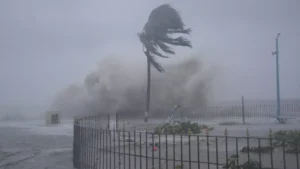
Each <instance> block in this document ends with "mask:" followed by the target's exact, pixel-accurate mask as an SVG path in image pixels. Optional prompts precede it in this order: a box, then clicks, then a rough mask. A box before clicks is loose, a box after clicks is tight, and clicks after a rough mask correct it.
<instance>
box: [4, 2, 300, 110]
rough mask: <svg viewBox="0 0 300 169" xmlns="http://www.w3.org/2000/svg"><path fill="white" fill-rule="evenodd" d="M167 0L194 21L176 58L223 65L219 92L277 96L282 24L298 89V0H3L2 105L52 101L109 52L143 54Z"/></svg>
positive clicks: (298, 92) (292, 88)
mask: <svg viewBox="0 0 300 169" xmlns="http://www.w3.org/2000/svg"><path fill="white" fill-rule="evenodd" d="M164 2H171V4H172V5H173V6H174V7H175V8H177V9H178V10H179V11H180V12H181V14H182V17H183V19H184V20H185V23H186V25H187V26H188V27H191V28H192V29H193V33H192V37H191V40H192V43H193V49H192V50H190V49H180V48H177V49H176V51H177V54H178V56H174V58H173V59H176V57H177V58H180V57H184V56H187V55H191V54H199V55H200V56H202V57H204V59H205V61H206V62H207V64H211V65H218V66H219V67H220V69H221V70H222V72H223V75H222V80H220V83H221V84H222V85H220V87H219V89H218V91H220V92H222V94H220V98H221V99H231V100H237V99H239V98H240V96H241V95H245V97H246V98H252V99H272V98H274V97H275V94H276V93H275V56H272V55H271V52H272V50H274V48H275V41H274V40H275V37H276V35H277V32H281V34H282V36H281V37H280V57H281V58H280V64H281V65H280V66H281V67H280V68H281V89H282V97H283V98H298V97H299V96H300V80H299V75H298V73H299V72H300V67H299V66H298V64H299V63H300V62H299V61H300V58H299V54H298V52H299V51H298V49H299V46H300V44H299V39H298V38H299V37H300V23H299V16H300V11H299V7H300V1H299V0H290V1H283V0H264V1H262V0H247V1H246V0H244V1H240V0H235V1H233V0H227V1H221V0H220V1H209V2H208V1H205V2H204V1H180V0H177V1H170V0H169V1H163V0H155V1H153V0H151V1H150V0H148V1H145V0H128V1H121V0H119V1H113V0H111V1H99V0H85V1H83V0H81V1H79V0H51V1H42V0H26V1H24V0H1V1H0V23H1V26H0V57H1V61H0V77H1V83H0V105H11V104H16V105H18V104H19V105H31V106H32V105H38V106H40V105H42V106H47V105H49V104H50V102H51V99H52V98H53V96H54V95H55V93H56V92H57V91H58V90H60V89H62V88H64V87H66V86H67V85H69V84H71V83H77V82H78V83H79V82H82V81H83V78H84V76H85V75H86V74H87V73H88V72H90V71H92V70H93V69H94V68H95V67H96V63H97V62H99V61H100V60H101V59H103V58H104V57H107V56H108V55H122V56H123V55H124V57H128V58H130V59H132V60H135V58H142V59H144V56H143V54H142V52H141V44H140V42H139V40H138V38H137V36H136V34H137V33H138V32H139V31H140V30H141V29H142V27H143V25H144V23H145V22H146V20H147V17H148V15H149V13H150V12H151V10H152V9H153V8H155V7H156V6H158V5H160V4H162V3H164ZM170 60H172V59H170ZM142 61H143V60H142ZM141 64H144V62H141Z"/></svg>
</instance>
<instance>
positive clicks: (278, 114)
mask: <svg viewBox="0 0 300 169" xmlns="http://www.w3.org/2000/svg"><path fill="white" fill-rule="evenodd" d="M279 36H280V33H278V34H277V37H276V39H275V41H276V51H275V52H272V55H276V84H277V87H276V90H277V106H276V107H277V111H276V113H277V116H280V87H279V51H278V38H279Z"/></svg>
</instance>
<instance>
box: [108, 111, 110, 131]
mask: <svg viewBox="0 0 300 169" xmlns="http://www.w3.org/2000/svg"><path fill="white" fill-rule="evenodd" d="M107 119H108V124H107V128H108V130H109V128H110V114H107Z"/></svg>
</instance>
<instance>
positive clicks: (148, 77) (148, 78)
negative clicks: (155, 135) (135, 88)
mask: <svg viewBox="0 0 300 169" xmlns="http://www.w3.org/2000/svg"><path fill="white" fill-rule="evenodd" d="M145 54H146V56H147V96H146V111H145V119H144V122H148V113H149V109H150V88H151V87H150V85H151V67H150V66H151V65H150V59H149V57H150V56H149V51H148V50H146V52H145Z"/></svg>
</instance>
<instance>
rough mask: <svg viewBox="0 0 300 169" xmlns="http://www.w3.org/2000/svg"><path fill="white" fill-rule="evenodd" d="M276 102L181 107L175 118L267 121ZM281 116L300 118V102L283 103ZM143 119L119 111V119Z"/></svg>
mask: <svg viewBox="0 0 300 169" xmlns="http://www.w3.org/2000/svg"><path fill="white" fill-rule="evenodd" d="M171 114H172V112H171V108H166V109H154V110H151V114H149V119H151V118H152V119H166V118H167V117H168V116H170V115H171ZM275 116H277V114H276V105H275V104H251V105H250V104H248V105H247V104H245V105H243V104H240V105H220V106H206V107H201V108H187V107H180V108H179V109H178V111H177V112H176V113H175V116H174V119H177V120H184V119H188V120H192V121H198V122H200V123H215V124H220V123H228V122H229V123H230V122H234V123H239V124H246V123H265V122H266V121H270V120H272V119H275ZM281 116H283V117H288V118H291V119H296V120H300V104H281ZM133 118H134V119H137V118H139V119H141V121H142V119H143V118H144V117H143V114H142V113H141V114H140V115H135V116H133V115H132V114H130V113H126V112H123V113H119V118H118V120H119V121H122V120H128V119H133Z"/></svg>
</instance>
